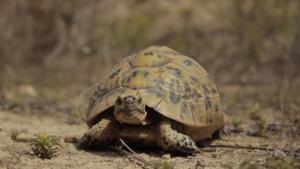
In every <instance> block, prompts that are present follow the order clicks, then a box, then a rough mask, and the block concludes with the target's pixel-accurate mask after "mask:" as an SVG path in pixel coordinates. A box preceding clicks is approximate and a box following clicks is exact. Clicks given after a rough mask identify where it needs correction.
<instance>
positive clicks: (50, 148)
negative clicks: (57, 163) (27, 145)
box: [30, 133, 60, 159]
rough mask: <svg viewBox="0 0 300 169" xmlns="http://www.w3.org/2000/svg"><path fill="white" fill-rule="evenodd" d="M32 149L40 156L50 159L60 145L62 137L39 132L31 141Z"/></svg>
mask: <svg viewBox="0 0 300 169" xmlns="http://www.w3.org/2000/svg"><path fill="white" fill-rule="evenodd" d="M30 142H31V149H32V151H33V153H34V154H35V155H37V156H38V157H39V158H47V159H50V158H52V157H53V155H54V154H55V153H56V151H57V148H58V146H60V144H59V142H60V137H58V136H52V135H48V134H47V133H42V134H37V135H35V138H34V139H32V140H31V141H30Z"/></svg>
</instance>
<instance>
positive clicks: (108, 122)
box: [77, 116, 120, 149]
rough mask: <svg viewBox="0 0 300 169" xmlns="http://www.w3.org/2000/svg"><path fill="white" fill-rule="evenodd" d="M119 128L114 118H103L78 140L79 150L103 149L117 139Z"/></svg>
mask: <svg viewBox="0 0 300 169" xmlns="http://www.w3.org/2000/svg"><path fill="white" fill-rule="evenodd" d="M119 127H120V126H119V123H118V122H117V121H116V120H115V119H114V118H113V117H111V116H110V117H106V118H103V119H102V120H101V121H100V122H98V123H97V124H95V125H94V126H92V127H91V128H90V129H89V130H88V131H87V132H86V133H85V134H84V135H83V136H82V137H81V138H80V139H79V140H78V142H77V145H78V148H81V149H84V148H91V147H96V146H100V147H103V146H105V145H107V144H109V143H110V142H111V141H112V140H113V139H114V138H115V137H116V135H117V132H118V130H119Z"/></svg>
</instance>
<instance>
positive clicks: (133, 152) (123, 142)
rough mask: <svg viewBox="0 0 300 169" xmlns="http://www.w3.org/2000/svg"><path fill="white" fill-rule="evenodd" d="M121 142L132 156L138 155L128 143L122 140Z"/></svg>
mask: <svg viewBox="0 0 300 169" xmlns="http://www.w3.org/2000/svg"><path fill="white" fill-rule="evenodd" d="M120 142H121V144H122V145H123V146H125V147H126V148H127V149H128V150H129V151H130V152H131V153H132V154H136V152H135V151H133V150H132V149H131V148H130V147H129V146H128V145H127V144H126V143H125V141H124V140H123V139H121V138H120Z"/></svg>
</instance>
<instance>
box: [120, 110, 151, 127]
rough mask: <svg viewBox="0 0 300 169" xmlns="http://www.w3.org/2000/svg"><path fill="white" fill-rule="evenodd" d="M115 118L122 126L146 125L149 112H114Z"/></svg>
mask: <svg viewBox="0 0 300 169" xmlns="http://www.w3.org/2000/svg"><path fill="white" fill-rule="evenodd" d="M114 116H115V119H116V120H117V121H119V122H120V123H121V124H123V123H126V124H135V125H146V124H147V122H146V117H147V112H140V111H131V112H124V111H114Z"/></svg>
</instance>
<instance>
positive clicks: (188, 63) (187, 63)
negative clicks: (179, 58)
mask: <svg viewBox="0 0 300 169" xmlns="http://www.w3.org/2000/svg"><path fill="white" fill-rule="evenodd" d="M183 63H184V64H185V65H187V66H190V65H192V64H193V61H191V60H190V59H186V60H185V61H184V62H183Z"/></svg>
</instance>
